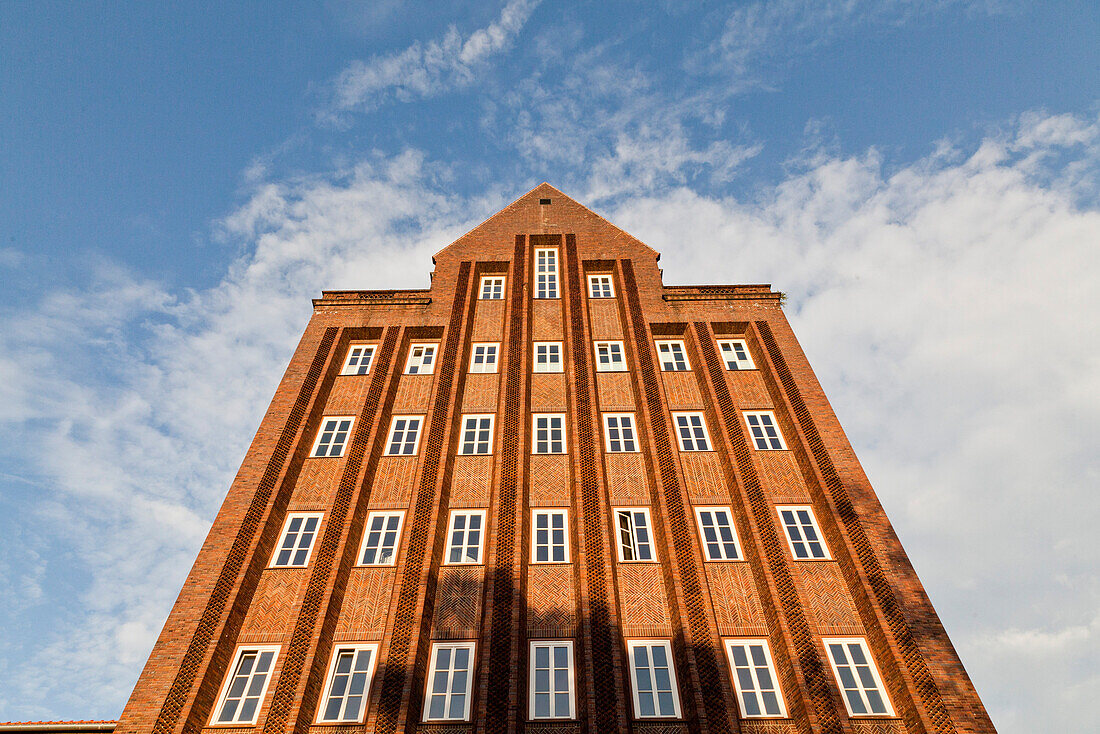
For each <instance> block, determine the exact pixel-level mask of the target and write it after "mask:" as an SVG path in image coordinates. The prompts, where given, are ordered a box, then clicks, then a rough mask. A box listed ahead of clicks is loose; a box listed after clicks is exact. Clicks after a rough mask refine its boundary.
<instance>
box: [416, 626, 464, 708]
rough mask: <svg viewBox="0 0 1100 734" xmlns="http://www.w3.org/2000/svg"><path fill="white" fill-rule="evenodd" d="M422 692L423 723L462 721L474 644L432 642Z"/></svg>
mask: <svg viewBox="0 0 1100 734" xmlns="http://www.w3.org/2000/svg"><path fill="white" fill-rule="evenodd" d="M428 670H429V672H428V684H427V690H426V691H425V692H424V721H466V720H468V719H469V718H470V687H471V685H472V684H473V678H474V643H472V642H434V643H432V659H431V664H430V666H429V669H428Z"/></svg>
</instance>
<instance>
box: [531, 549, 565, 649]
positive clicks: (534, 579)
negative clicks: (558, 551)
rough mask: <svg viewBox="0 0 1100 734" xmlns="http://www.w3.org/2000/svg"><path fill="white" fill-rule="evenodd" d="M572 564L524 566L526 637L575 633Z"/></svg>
mask: <svg viewBox="0 0 1100 734" xmlns="http://www.w3.org/2000/svg"><path fill="white" fill-rule="evenodd" d="M573 583H574V580H573V564H571V563H563V564H555V565H550V566H544V565H532V566H528V567H527V636H528V637H530V638H532V639H535V638H539V637H544V638H547V639H565V638H572V637H573V636H575V635H576V633H577V628H576V626H577V615H576V609H577V600H576V598H575V595H574V593H573Z"/></svg>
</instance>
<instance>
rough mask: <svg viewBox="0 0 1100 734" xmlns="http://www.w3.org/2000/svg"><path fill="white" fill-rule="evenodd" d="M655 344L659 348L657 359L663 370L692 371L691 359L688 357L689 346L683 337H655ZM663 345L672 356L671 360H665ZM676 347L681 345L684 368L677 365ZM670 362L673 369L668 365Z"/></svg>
mask: <svg viewBox="0 0 1100 734" xmlns="http://www.w3.org/2000/svg"><path fill="white" fill-rule="evenodd" d="M653 345H654V346H655V347H656V348H657V361H658V362H659V363H660V365H661V372H691V360H690V359H688V353H687V346H686V345H685V344H684V340H683V339H654V340H653ZM661 347H667V352H668V354H669V356H671V357H672V360H671V361H670V362H665V358H664V356H663V355H662V353H661ZM676 347H679V351H680V357H682V358H683V362H684V368H683V369H680V368H678V367H677V366H676V357H675V352H676ZM669 364H671V365H672V367H671V369H670V368H669V367H667V366H666V365H669Z"/></svg>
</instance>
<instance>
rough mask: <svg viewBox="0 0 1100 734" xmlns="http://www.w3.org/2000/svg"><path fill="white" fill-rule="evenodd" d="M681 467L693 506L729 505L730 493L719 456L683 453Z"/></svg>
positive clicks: (702, 452)
mask: <svg viewBox="0 0 1100 734" xmlns="http://www.w3.org/2000/svg"><path fill="white" fill-rule="evenodd" d="M680 467H681V468H682V469H683V472H684V486H685V487H686V488H687V491H688V497H689V498H690V499H691V502H692V504H695V505H728V504H729V500H730V493H729V489H727V488H726V478H725V476H724V475H723V472H722V465H721V464H720V463H719V459H718V455H717V454H715V453H714V452H712V451H698V452H694V453H689V452H684V453H681V454H680Z"/></svg>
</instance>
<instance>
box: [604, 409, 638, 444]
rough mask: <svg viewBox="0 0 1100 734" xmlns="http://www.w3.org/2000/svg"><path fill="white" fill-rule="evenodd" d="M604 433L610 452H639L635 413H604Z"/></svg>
mask: <svg viewBox="0 0 1100 734" xmlns="http://www.w3.org/2000/svg"><path fill="white" fill-rule="evenodd" d="M603 432H604V440H605V442H606V445H607V450H608V451H609V452H611V453H618V452H622V451H626V452H631V451H637V450H638V434H637V432H636V431H635V430H634V414H633V413H604V414H603Z"/></svg>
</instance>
